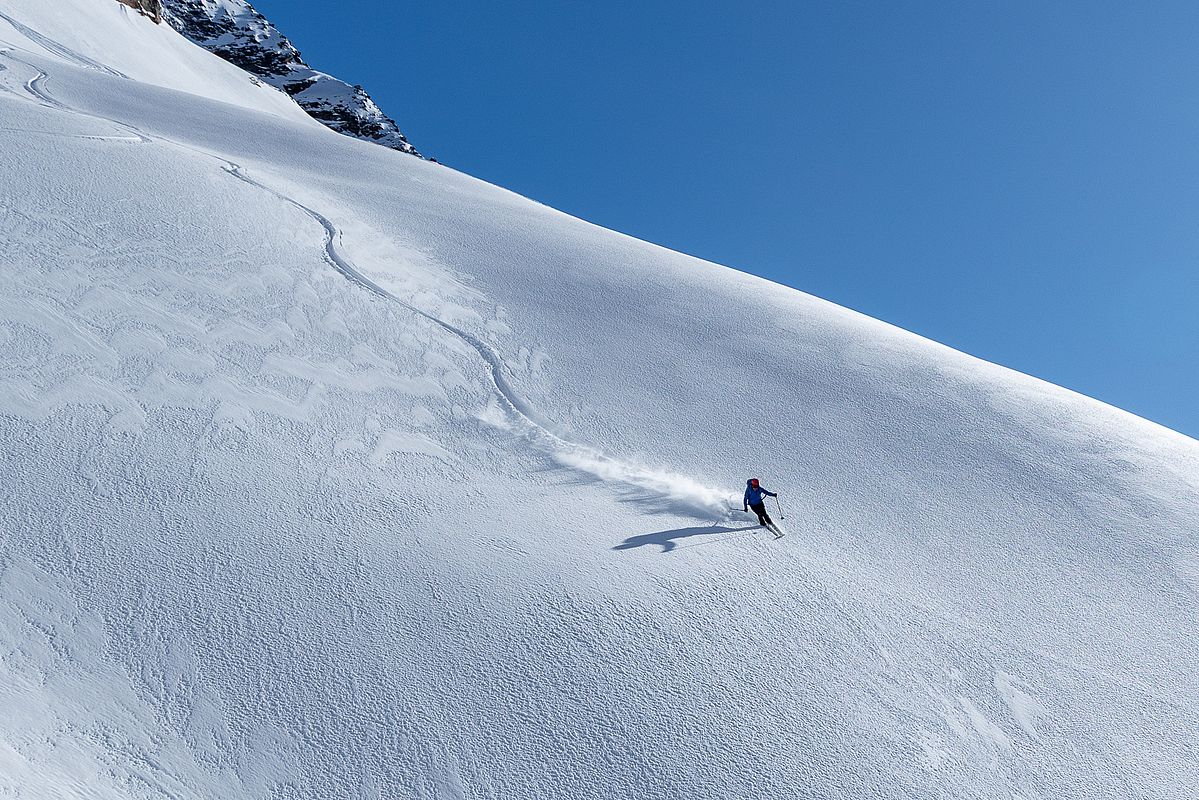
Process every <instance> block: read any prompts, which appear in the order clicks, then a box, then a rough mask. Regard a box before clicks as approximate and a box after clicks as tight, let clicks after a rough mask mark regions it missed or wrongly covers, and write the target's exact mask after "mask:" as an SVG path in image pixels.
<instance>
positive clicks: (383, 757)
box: [0, 0, 1199, 800]
mask: <svg viewBox="0 0 1199 800" xmlns="http://www.w3.org/2000/svg"><path fill="white" fill-rule="evenodd" d="M107 5H108V4H104V3H100V4H92V3H85V2H84V0H64V2H63V3H62V4H61V5H57V4H56V6H55V9H49V8H44V7H41V6H40V5H38V4H32V3H26V4H22V3H12V2H9V3H6V5H5V7H4V13H6V14H11V15H12V16H13V17H14V19H16V20H17V21H18V23H19V25H23V26H25V28H27V29H28V30H30V31H34V32H35V33H37V36H31V35H30V34H29V33H27V32H21V28H19V27H14V26H11V25H10V26H8V27H5V26H4V23H3V22H2V21H0V51H3V52H0V67H3V69H0V88H2V89H3V91H0V120H2V122H0V354H2V355H0V463H2V464H3V474H4V475H5V478H6V479H5V481H4V482H3V484H2V486H3V492H4V499H3V502H2V503H0V530H3V531H4V532H5V536H4V537H3V539H0V634H2V635H3V638H4V641H5V643H6V645H5V648H4V651H3V653H0V677H2V678H3V680H0V684H2V685H3V687H4V689H3V691H0V710H3V712H4V713H2V714H0V788H2V789H3V790H4V791H10V792H12V793H16V794H17V795H18V796H21V795H22V794H24V795H27V796H61V797H88V798H106V797H114V798H115V797H121V798H140V797H147V798H149V797H162V796H173V797H214V798H215V797H221V798H224V797H262V798H267V797H281V796H285V797H311V798H326V797H346V798H351V797H363V798H366V797H379V796H384V797H427V798H444V797H501V798H523V797H528V798H542V797H560V798H593V797H611V798H629V797H653V798H758V797H787V798H791V797H821V798H854V799H855V800H857V799H858V798H911V797H922V798H961V797H984V798H1010V797H1022V798H1032V797H1046V798H1048V797H1052V798H1099V797H1104V798H1124V797H1130V796H1134V797H1146V798H1176V797H1181V796H1186V795H1187V794H1188V793H1189V792H1191V791H1192V788H1193V786H1195V785H1196V783H1199V754H1197V753H1196V745H1195V741H1196V740H1195V735H1194V731H1195V730H1197V729H1199V701H1197V700H1196V698H1197V697H1199V679H1197V678H1196V676H1195V674H1194V670H1193V664H1194V663H1195V661H1196V657H1197V656H1199V652H1197V650H1199V645H1197V644H1196V642H1197V641H1199V637H1197V634H1199V618H1197V614H1196V601H1197V600H1199V590H1197V587H1196V579H1195V576H1196V574H1197V573H1196V567H1195V565H1196V563H1199V562H1197V561H1196V556H1195V554H1196V552H1199V545H1197V543H1196V541H1195V531H1196V529H1197V523H1199V502H1197V500H1199V489H1197V487H1199V447H1197V446H1196V443H1195V442H1194V441H1192V440H1190V439H1187V438H1185V437H1183V436H1180V435H1178V434H1175V433H1172V432H1170V431H1167V430H1164V429H1162V428H1160V427H1158V426H1155V425H1152V424H1150V423H1147V422H1145V421H1143V420H1140V419H1137V418H1135V417H1133V416H1131V415H1128V414H1126V413H1124V412H1121V411H1118V410H1116V409H1112V408H1110V407H1108V406H1104V405H1102V404H1100V403H1097V402H1095V401H1092V400H1089V399H1086V398H1083V397H1080V396H1078V395H1075V394H1072V393H1069V392H1066V391H1064V390H1062V389H1058V388H1056V387H1053V386H1050V385H1048V384H1045V383H1043V382H1040V381H1036V380H1033V379H1031V378H1028V377H1025V376H1022V375H1018V374H1016V373H1013V372H1011V371H1008V370H1005V369H1002V368H999V367H995V366H993V365H989V364H986V363H983V362H980V361H978V360H976V359H973V358H970V357H968V356H965V355H963V354H960V353H956V352H954V351H952V350H949V349H948V348H945V347H942V346H940V345H936V344H934V343H931V342H928V341H926V340H923V339H920V338H919V337H915V336H913V335H911V334H908V333H905V332H903V331H900V330H897V329H895V328H893V327H890V326H887V325H884V324H882V323H879V322H877V321H874V320H870V319H868V318H865V317H862V316H860V315H857V314H854V313H852V312H848V311H846V310H844V309H841V308H838V307H836V306H833V305H831V304H828V303H825V302H823V301H820V300H817V299H815V298H812V297H810V296H807V295H804V294H802V293H799V292H796V291H793V290H790V289H786V288H784V287H780V286H777V285H774V284H770V283H768V282H766V281H762V280H759V279H757V278H753V277H751V276H748V275H745V274H742V273H738V272H734V271H732V270H728V269H725V268H722V267H718V266H715V265H712V264H707V263H704V262H701V261H698V260H696V259H692V258H688V257H685V256H682V255H680V254H677V253H672V252H669V251H666V250H663V249H661V248H657V247H654V246H652V245H648V244H646V243H643V242H639V241H636V240H632V239H629V238H627V237H623V236H620V235H618V234H614V233H612V232H610V231H605V230H603V229H600V228H597V227H595V226H591V225H588V224H586V223H584V222H581V221H579V220H576V219H573V218H571V217H568V216H566V215H564V214H561V213H558V212H556V211H553V210H551V209H547V208H545V207H544V206H540V205H538V204H535V203H531V202H528V201H526V200H524V199H522V198H520V197H517V196H515V195H513V194H511V193H509V192H505V191H503V190H501V189H497V188H495V187H491V186H488V185H486V184H483V183H481V182H479V181H476V180H473V179H471V178H469V177H466V176H463V175H461V174H459V173H455V172H453V171H452V170H448V169H445V168H442V167H438V166H436V165H432V164H428V163H425V162H422V161H420V160H418V159H411V158H405V157H403V156H401V155H398V154H396V153H394V152H390V151H388V150H385V149H383V148H377V147H372V146H369V145H367V144H364V143H362V142H356V141H353V140H350V139H347V138H345V137H339V136H334V135H333V134H331V133H329V132H328V131H326V130H324V129H322V128H320V127H318V126H315V125H312V124H311V123H309V122H308V121H307V120H305V119H297V118H296V115H288V114H286V113H283V114H276V113H264V112H273V111H274V110H276V109H275V107H274V105H272V104H273V103H274V100H267V101H264V102H265V103H266V106H264V107H263V109H261V110H254V109H253V105H254V102H255V98H256V97H257V95H256V94H255V92H256V91H257V90H258V89H257V88H256V87H252V86H251V87H250V88H248V89H247V88H245V87H241V88H236V90H235V91H234V88H233V87H235V86H236V85H235V84H225V83H222V80H223V79H221V78H220V76H221V75H223V74H225V73H221V72H219V71H218V72H216V73H214V75H215V76H216V77H214V79H213V84H212V86H211V87H210V88H209V89H206V84H205V83H204V82H203V81H199V82H197V83H195V84H188V85H186V86H183V85H180V86H173V87H169V88H164V87H163V86H162V85H151V84H154V83H156V82H155V81H152V80H150V79H149V78H147V77H143V76H141V75H140V74H137V70H138V69H139V67H138V58H139V57H135V56H134V55H133V51H138V50H139V49H140V48H142V46H143V45H145V47H146V48H149V47H151V46H152V45H150V44H145V43H146V42H154V41H159V40H158V39H154V38H153V37H157V36H159V35H160V34H158V33H155V32H154V31H155V30H156V29H155V28H154V27H153V26H152V25H149V23H145V21H144V20H139V18H138V17H137V16H136V15H134V14H130V15H129V16H124V15H123V14H124V12H122V11H121V10H120V9H121V7H120V6H117V5H116V4H115V3H114V4H112V6H114V7H115V8H116V9H117V11H116V12H114V15H113V16H112V18H111V20H109V21H108V22H103V20H108V17H107V16H106V15H108V13H109V12H108V11H106V10H103V11H102V10H100V9H102V8H106V7H107ZM18 12H19V13H18ZM68 13H77V14H91V13H95V14H97V15H100V16H98V17H97V19H101V20H102V22H103V24H106V25H107V24H110V23H111V24H112V25H113V26H114V27H112V28H111V29H110V33H111V38H110V39H109V40H108V41H107V42H105V44H104V46H103V47H100V46H99V45H88V46H87V47H85V44H87V43H85V42H83V41H82V40H81V39H80V37H79V36H77V35H76V34H73V33H71V32H70V31H69V30H66V29H65V28H62V27H55V26H56V25H57V24H58V20H60V19H62V18H64V17H63V15H67V14H68ZM142 23H145V24H144V25H143V24H142ZM97 24H101V23H97ZM120 26H125V27H120ZM68 27H69V26H68ZM38 36H41V37H50V38H49V39H47V41H43V42H39V41H37V38H38ZM72 36H74V37H75V38H71V37H72ZM146 37H151V38H146ZM161 41H169V42H172V44H170V47H171V48H175V49H173V50H172V51H171V52H172V56H171V57H172V58H175V59H179V60H182V61H183V62H185V65H186V69H185V70H184V72H185V73H187V72H190V73H191V74H195V75H201V74H204V71H205V70H209V69H211V68H212V67H211V64H212V63H219V62H216V60H215V59H213V58H212V57H211V56H210V55H208V54H207V53H203V52H201V51H199V50H198V49H197V48H192V47H190V46H189V45H182V46H180V45H181V40H178V39H177V37H176V38H175V39H169V40H165V39H164V40H161ZM89 48H90V49H89ZM80 56H83V57H80ZM115 73H120V74H121V75H127V76H131V77H132V78H135V79H129V78H125V77H120V76H119V75H117V74H115ZM174 89H183V90H185V91H187V92H191V93H190V94H188V93H184V92H181V91H174ZM264 91H268V90H264ZM205 92H207V94H208V96H207V97H202V96H200V95H201V94H204V93H205ZM240 92H247V93H243V94H238V93H240ZM231 93H232V94H231ZM233 95H236V96H233ZM264 96H265V95H264ZM271 96H272V97H273V96H274V95H271ZM231 98H232V99H231ZM230 103H234V105H230ZM749 474H760V475H761V476H762V477H763V478H764V479H765V481H766V483H767V485H769V486H771V487H772V488H774V489H777V490H780V491H781V495H782V496H781V498H780V500H781V502H782V506H783V511H784V513H785V514H786V517H787V520H786V522H785V523H784V526H785V527H786V528H787V530H788V532H789V535H788V536H787V537H785V538H784V539H782V540H779V541H777V542H775V541H773V540H772V538H771V537H769V536H766V535H763V534H761V533H760V532H759V531H758V530H757V529H755V528H749V527H748V526H747V522H748V518H747V517H745V516H743V515H742V514H741V513H740V511H739V506H738V505H737V504H739V502H740V499H739V492H740V488H741V486H743V485H744V479H745V478H746V477H748V475H749ZM734 507H736V508H737V510H736V511H731V510H730V509H732V508H734Z"/></svg>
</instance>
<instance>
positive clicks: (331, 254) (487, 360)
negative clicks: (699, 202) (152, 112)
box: [0, 14, 732, 524]
mask: <svg viewBox="0 0 1199 800" xmlns="http://www.w3.org/2000/svg"><path fill="white" fill-rule="evenodd" d="M0 17H3V15H2V14H0ZM0 55H3V56H4V57H6V58H9V59H11V60H13V61H16V62H18V63H20V64H23V65H25V66H26V67H28V68H30V69H32V70H35V71H36V72H37V75H35V76H34V77H33V78H30V79H29V80H28V81H26V82H25V85H24V88H25V90H26V91H27V92H28V93H29V94H30V95H32V96H33V97H34V98H36V100H37V101H39V102H41V103H43V104H44V105H46V106H48V107H51V108H55V109H58V110H61V111H66V112H69V113H73V114H79V115H81V116H85V117H89V118H91V119H95V120H99V121H102V122H106V123H108V124H110V125H115V126H117V127H119V128H123V129H125V130H127V131H129V132H130V133H132V134H133V135H134V136H135V137H136V141H138V142H140V143H143V144H148V143H150V142H153V141H155V139H154V138H151V137H150V136H147V135H146V134H144V133H143V132H142V131H141V130H139V129H138V128H137V127H135V126H133V125H130V124H129V123H126V122H121V121H118V120H115V119H110V118H108V117H104V116H101V115H99V114H93V113H91V112H88V111H83V110H81V109H77V108H73V107H71V106H68V105H66V104H65V103H63V102H61V101H60V100H58V99H57V98H55V97H54V96H53V95H51V94H50V92H49V91H48V90H47V89H46V87H45V83H46V81H47V80H48V79H49V75H48V74H47V73H46V72H45V71H44V70H41V69H40V68H38V67H37V66H35V65H33V64H31V63H29V62H27V61H24V60H23V59H21V58H17V57H16V56H14V55H12V53H11V51H0ZM105 71H106V72H110V73H111V72H112V71H111V70H105ZM78 138H89V139H97V138H101V139H112V140H113V141H130V139H129V138H128V137H98V136H86V135H82V136H78ZM158 140H159V141H162V142H164V143H166V144H169V145H171V146H174V147H179V148H182V149H185V150H189V151H191V152H194V153H198V154H200V155H203V156H205V157H207V158H211V159H213V160H215V161H218V162H220V163H221V165H222V169H224V171H225V172H227V173H229V174H230V175H231V176H233V177H234V178H236V179H238V180H240V181H242V182H244V183H246V184H249V185H250V186H253V187H255V188H256V189H259V190H260V191H263V192H266V193H268V194H270V195H272V196H273V197H275V198H277V199H279V200H281V201H283V202H285V203H288V204H289V205H291V206H293V207H294V208H296V209H297V210H299V211H301V212H302V213H304V214H305V215H307V216H308V217H309V218H311V219H312V220H313V221H314V222H316V223H317V224H318V225H320V226H321V228H322V230H323V231H324V238H325V242H324V258H325V260H326V261H327V262H328V263H329V265H330V266H332V267H333V268H334V269H335V270H337V272H339V273H340V274H341V275H342V276H343V277H345V278H346V279H347V280H349V281H350V282H351V283H353V284H355V285H356V286H358V287H360V288H362V289H364V290H366V291H368V292H370V293H371V294H373V295H375V296H376V297H378V298H379V299H381V300H387V301H390V302H393V303H396V304H397V305H399V306H401V307H403V308H405V309H407V310H408V311H409V312H411V313H413V314H415V315H417V316H419V317H421V318H423V319H425V320H427V321H429V322H431V323H433V324H434V325H436V326H438V327H439V328H441V329H442V330H444V331H446V332H447V333H450V334H452V335H454V336H456V337H457V338H458V339H459V340H460V341H462V342H464V343H465V344H467V345H468V346H469V347H470V348H471V349H472V350H474V351H475V353H476V354H478V356H479V358H480V359H482V361H483V363H484V364H485V365H486V367H487V371H488V375H489V377H490V380H491V384H492V387H493V389H494V394H495V397H496V399H497V400H498V401H499V403H500V405H501V406H502V407H503V409H504V410H505V411H506V413H507V414H508V416H509V417H510V418H511V419H512V421H513V422H515V423H516V427H517V428H518V429H519V432H520V433H521V434H523V435H524V436H525V437H526V438H527V439H529V440H530V441H532V442H534V443H535V444H536V445H537V446H538V447H539V448H540V449H542V450H543V451H546V452H547V453H548V454H549V455H550V456H551V457H552V458H553V459H554V461H556V462H557V463H558V464H559V465H560V466H563V467H566V468H568V469H571V470H574V471H577V472H581V473H584V474H587V475H589V476H591V477H592V478H595V479H598V480H600V481H602V482H604V483H607V484H609V485H612V484H618V485H620V486H622V487H623V489H624V491H625V493H626V494H635V495H636V496H637V497H638V499H641V500H644V501H648V502H651V503H655V502H656V503H658V504H659V505H661V506H663V507H664V508H668V509H669V510H672V511H675V512H676V513H685V514H688V515H690V516H693V517H697V518H700V519H706V520H713V517H715V519H714V521H712V522H711V524H717V523H719V522H721V521H723V520H725V519H727V518H729V517H730V516H731V512H732V509H731V505H730V502H729V500H728V498H727V497H726V496H724V495H722V494H721V493H719V492H717V491H715V490H713V489H711V488H709V487H706V486H702V485H701V484H698V483H697V482H695V481H694V480H693V479H690V478H688V477H687V476H683V475H676V474H672V473H668V472H665V471H663V470H660V469H651V468H647V467H641V466H638V465H636V464H632V463H629V462H626V461H621V460H619V459H615V458H612V457H611V456H608V455H605V454H604V453H602V452H600V451H599V450H597V449H596V448H594V447H591V446H589V445H585V444H581V443H578V442H573V441H570V440H569V439H565V438H563V437H562V436H560V435H558V434H557V433H554V432H553V431H552V430H551V429H550V428H551V425H552V423H550V422H549V421H548V420H547V418H546V417H544V416H543V415H542V414H541V413H540V412H539V411H538V410H537V409H536V407H534V406H533V404H532V403H530V402H529V401H528V400H526V399H525V398H524V397H523V396H522V395H521V394H520V392H519V391H518V390H517V389H516V388H515V386H513V384H512V381H511V380H510V378H509V376H508V375H507V374H506V369H505V363H504V360H503V358H502V357H501V356H500V354H499V352H498V351H497V350H496V349H495V348H494V347H492V346H491V345H489V344H487V343H486V342H484V341H483V340H482V339H480V338H478V337H477V336H475V335H474V334H471V333H469V332H467V331H465V330H463V329H462V328H459V327H458V326H456V325H454V324H452V323H449V322H446V321H445V320H443V319H441V318H440V317H438V316H436V315H434V314H431V313H429V312H428V311H425V310H423V309H421V308H419V307H417V306H414V305H412V304H411V303H409V302H407V301H406V300H403V299H402V298H400V297H398V296H397V295H395V294H392V293H391V292H389V291H388V290H387V289H385V288H383V287H382V286H380V285H379V284H377V283H375V282H374V281H372V280H371V279H370V278H368V277H366V276H365V275H364V274H363V273H362V272H361V271H359V270H358V268H357V267H355V266H354V264H353V262H351V261H350V260H349V258H347V257H346V256H345V255H344V254H342V253H341V252H340V251H339V250H338V247H337V241H338V240H339V239H340V238H341V236H342V233H341V230H340V229H338V227H337V226H336V225H334V224H333V222H332V221H331V220H330V219H329V218H328V217H327V216H325V215H324V214H322V213H321V212H320V211H317V210H316V209H314V208H312V207H310V206H308V205H305V204H304V203H302V202H300V201H299V200H297V199H296V198H294V197H292V196H290V195H288V194H285V193H283V192H281V191H279V190H277V189H274V188H272V187H270V186H268V185H266V184H264V183H262V182H261V181H258V180H256V179H254V178H251V177H250V176H249V175H248V174H246V171H245V169H244V168H243V167H242V166H241V165H240V164H237V163H235V162H233V161H230V160H229V159H227V158H224V157H223V156H220V155H218V154H216V153H212V152H209V151H206V150H203V149H200V148H197V147H193V146H191V145H187V144H183V143H182V142H177V141H174V140H171V139H166V138H161V137H160V138H159V139H158ZM659 487H661V488H659Z"/></svg>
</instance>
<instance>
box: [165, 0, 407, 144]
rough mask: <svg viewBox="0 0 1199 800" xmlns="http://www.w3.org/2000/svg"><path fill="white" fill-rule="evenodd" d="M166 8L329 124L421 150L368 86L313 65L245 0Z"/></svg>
mask: <svg viewBox="0 0 1199 800" xmlns="http://www.w3.org/2000/svg"><path fill="white" fill-rule="evenodd" d="M162 11H163V19H165V20H166V22H167V23H169V24H170V25H171V27H173V28H175V30H177V31H179V32H180V33H182V34H183V35H184V36H186V37H187V38H188V39H190V40H192V41H193V42H195V43H196V44H198V45H200V46H201V47H203V48H205V49H206V50H209V51H211V52H213V53H215V54H217V55H218V56H220V57H221V58H223V59H225V60H226V61H229V62H231V63H233V64H236V65H237V66H239V67H241V68H242V69H244V70H246V71H247V72H249V73H251V74H253V75H256V76H258V77H259V78H261V79H262V80H263V81H265V82H267V83H269V84H270V85H272V86H275V87H277V88H279V89H282V90H283V91H285V92H287V93H288V94H289V95H291V96H292V97H293V98H295V100H296V102H297V103H299V104H300V107H301V108H303V109H304V110H305V111H307V112H308V113H309V114H310V115H312V116H313V117H314V118H316V119H318V120H320V121H321V122H322V123H324V124H325V125H326V126H328V127H329V128H332V129H333V130H335V131H337V132H338V133H344V134H345V135H347V136H353V137H355V138H358V139H365V140H366V141H368V142H375V143H376V144H381V145H383V146H384V147H390V148H391V149H393V150H399V151H401V152H404V153H410V154H412V155H416V156H419V155H420V153H418V152H417V151H416V148H415V147H413V146H412V144H411V143H409V141H408V139H407V137H405V136H404V134H403V133H402V132H401V131H400V129H399V126H398V125H396V122H395V120H393V119H391V118H390V117H388V116H387V115H386V114H384V113H383V110H382V109H380V108H379V106H378V105H377V104H376V103H375V101H374V100H372V99H371V96H370V95H369V94H367V93H366V90H365V89H363V88H362V87H361V86H357V85H351V84H349V83H346V82H345V81H343V80H341V79H339V78H335V77H333V76H332V75H329V74H327V73H324V72H320V71H318V70H315V69H313V68H312V67H310V66H308V64H307V63H305V61H304V59H303V57H302V56H301V55H300V51H299V50H298V49H296V47H295V45H293V44H292V43H291V42H290V41H289V40H288V39H287V37H286V36H284V35H283V34H282V33H281V32H280V31H279V29H278V28H276V27H275V26H274V25H273V24H272V23H271V22H270V20H268V19H267V18H266V17H264V16H263V15H262V14H260V13H259V12H258V11H257V10H256V9H255V8H254V7H253V6H251V5H250V4H249V3H247V2H245V0H162Z"/></svg>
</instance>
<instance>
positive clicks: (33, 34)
mask: <svg viewBox="0 0 1199 800" xmlns="http://www.w3.org/2000/svg"><path fill="white" fill-rule="evenodd" d="M0 19H2V20H4V21H5V22H7V23H8V24H9V25H11V26H12V27H13V29H14V30H15V31H16V32H17V33H19V34H21V35H22V36H24V37H25V38H26V39H29V40H30V41H33V42H37V43H38V44H39V45H41V46H42V47H44V48H45V49H46V50H47V51H48V52H51V53H53V54H54V55H56V56H58V57H59V58H61V59H63V60H64V61H70V62H73V63H75V64H78V65H79V66H81V67H83V68H85V69H94V70H97V71H99V72H103V73H104V74H106V75H112V76H113V77H114V78H125V79H126V80H128V79H129V76H128V75H126V74H125V73H123V72H119V71H118V70H115V69H113V68H112V67H109V66H107V65H105V64H101V63H100V62H99V61H93V60H92V59H90V58H88V57H87V56H85V55H83V54H82V53H79V52H77V51H75V50H72V49H71V48H69V47H67V46H66V45H63V44H61V43H59V42H56V41H55V40H53V39H51V38H50V37H49V36H44V35H43V34H41V33H38V32H37V31H35V30H34V29H33V28H30V27H29V26H28V25H24V24H22V23H20V22H18V21H17V20H15V19H13V18H12V17H10V16H9V15H8V14H5V13H4V12H2V11H0Z"/></svg>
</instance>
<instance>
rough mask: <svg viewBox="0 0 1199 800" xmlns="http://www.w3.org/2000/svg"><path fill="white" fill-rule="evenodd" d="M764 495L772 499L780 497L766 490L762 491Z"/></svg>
mask: <svg viewBox="0 0 1199 800" xmlns="http://www.w3.org/2000/svg"><path fill="white" fill-rule="evenodd" d="M762 494H766V495H770V496H771V497H778V495H777V494H775V493H774V492H768V491H766V490H765V489H763V490H762Z"/></svg>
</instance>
